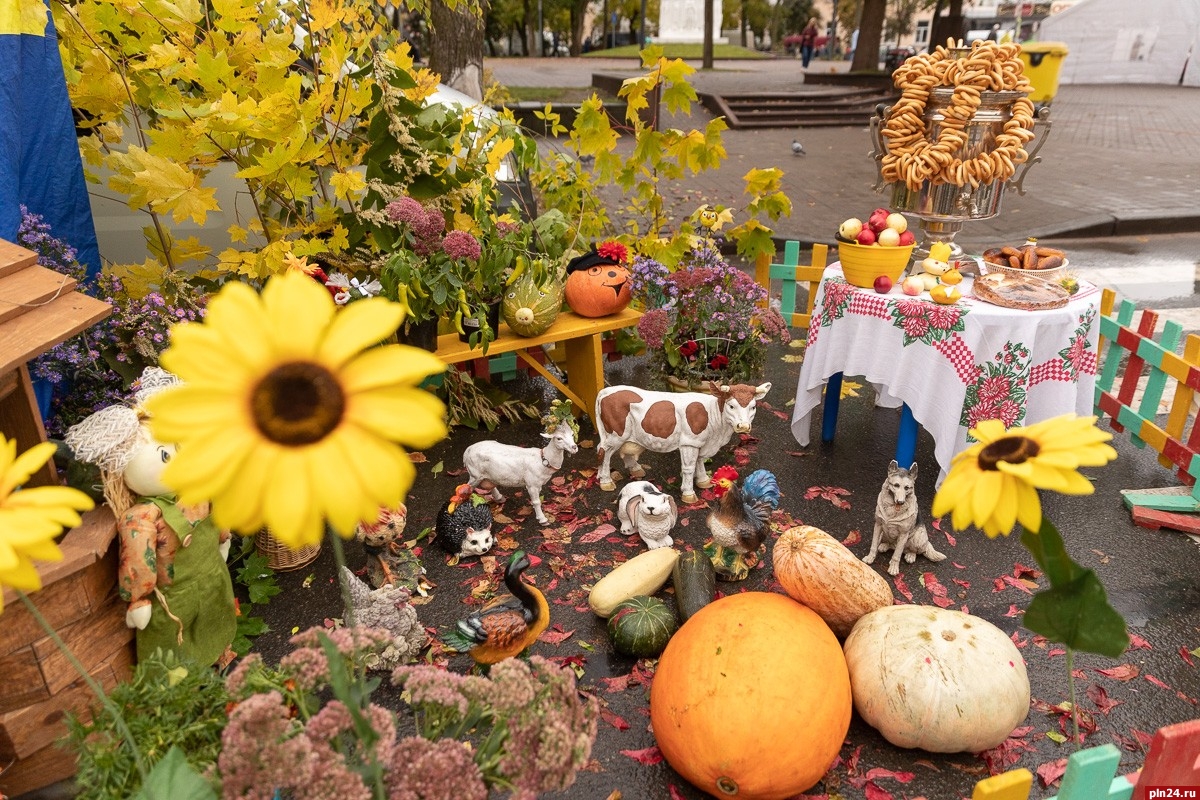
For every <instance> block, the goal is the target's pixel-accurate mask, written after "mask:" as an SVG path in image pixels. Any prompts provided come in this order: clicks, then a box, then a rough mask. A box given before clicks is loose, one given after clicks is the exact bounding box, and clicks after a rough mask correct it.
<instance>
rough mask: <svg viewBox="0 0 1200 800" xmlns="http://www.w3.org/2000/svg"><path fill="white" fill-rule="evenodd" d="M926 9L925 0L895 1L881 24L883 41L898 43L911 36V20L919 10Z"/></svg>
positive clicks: (912, 26) (912, 27)
mask: <svg viewBox="0 0 1200 800" xmlns="http://www.w3.org/2000/svg"><path fill="white" fill-rule="evenodd" d="M928 7H929V6H928V3H927V0H895V5H894V6H893V7H892V13H890V14H888V16H887V18H886V19H885V20H884V23H883V38H884V41H888V42H892V41H894V42H897V43H899V41H900V40H901V39H902V38H903V37H905V36H912V33H913V29H914V25H913V18H914V17H916V15H917V12H918V11H919V10H921V9H922V8H928Z"/></svg>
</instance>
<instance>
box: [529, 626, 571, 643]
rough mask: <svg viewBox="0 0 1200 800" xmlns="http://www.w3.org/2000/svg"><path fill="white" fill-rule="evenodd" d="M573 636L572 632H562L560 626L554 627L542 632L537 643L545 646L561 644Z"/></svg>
mask: <svg viewBox="0 0 1200 800" xmlns="http://www.w3.org/2000/svg"><path fill="white" fill-rule="evenodd" d="M574 634H575V631H574V630H569V631H564V630H563V629H562V626H561V625H555V626H554V627H553V628H550V629H548V630H544V631H542V634H541V635H540V636H538V641H539V642H546V643H547V644H562V643H563V642H565V641H566V640H567V639H570V638H571V637H572V636H573V635H574Z"/></svg>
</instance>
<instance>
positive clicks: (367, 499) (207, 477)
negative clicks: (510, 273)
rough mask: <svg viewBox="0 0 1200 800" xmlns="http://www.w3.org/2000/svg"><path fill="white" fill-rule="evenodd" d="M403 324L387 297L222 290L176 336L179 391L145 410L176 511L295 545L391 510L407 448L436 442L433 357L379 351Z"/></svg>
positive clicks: (315, 289)
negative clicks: (162, 449)
mask: <svg viewBox="0 0 1200 800" xmlns="http://www.w3.org/2000/svg"><path fill="white" fill-rule="evenodd" d="M403 319H404V311H403V309H401V307H400V306H399V305H397V304H395V303H391V302H388V301H387V300H384V299H382V298H369V299H365V300H360V301H359V302H356V303H351V304H350V305H348V306H346V307H344V308H342V309H341V310H337V311H336V313H335V306H334V302H333V299H332V298H331V297H330V296H329V293H328V292H327V291H325V290H324V289H323V288H322V287H321V286H320V285H318V284H317V283H316V282H315V281H312V280H310V279H308V278H306V277H305V276H304V275H303V273H301V272H298V271H290V272H287V273H284V274H281V275H277V276H275V277H273V278H271V280H270V281H269V282H268V284H267V286H266V288H265V289H264V290H263V292H262V294H261V295H260V294H258V293H256V292H255V291H254V290H253V289H252V288H250V287H249V286H247V285H245V284H241V283H231V284H228V285H227V286H226V287H225V288H224V289H222V290H221V292H220V293H219V294H218V295H217V296H216V297H214V298H213V300H212V301H211V302H210V304H209V307H208V315H207V317H206V319H205V321H204V322H203V323H187V324H183V325H179V326H177V327H175V328H174V329H173V330H172V332H171V347H170V348H169V349H168V350H167V351H166V352H165V353H163V356H162V363H163V365H164V366H165V367H166V368H168V369H169V370H171V371H172V372H174V373H175V374H176V375H178V376H179V377H180V378H181V379H182V381H183V383H182V385H180V386H178V387H176V388H173V389H170V390H167V391H164V392H162V393H160V394H158V395H156V396H155V397H153V398H152V399H151V400H150V401H149V402H148V403H147V411H148V412H149V414H150V416H151V422H150V424H151V430H152V431H153V432H154V435H155V436H156V437H157V438H159V439H160V440H161V441H164V442H174V443H176V444H177V445H178V446H179V451H178V453H177V454H176V456H175V458H173V459H172V460H171V462H170V463H169V464H168V465H167V466H166V468H165V470H164V472H163V481H164V482H165V483H166V484H167V485H168V486H171V487H173V488H174V489H176V490H177V491H178V492H179V499H180V501H181V502H183V503H189V504H190V503H198V502H203V501H206V500H211V501H212V504H213V517H214V519H215V521H216V522H217V524H219V525H221V526H223V527H227V528H230V529H233V530H237V531H241V532H243V533H253V532H255V531H257V530H259V529H261V528H263V527H264V526H265V527H267V528H268V529H269V530H270V531H271V535H272V536H274V537H276V538H277V539H279V541H281V542H283V543H284V544H286V545H288V546H290V547H292V548H300V547H303V546H305V545H308V544H315V543H316V542H319V541H320V539H321V535H322V533H323V529H324V523H325V521H328V522H329V524H330V525H331V526H332V527H333V528H334V530H336V531H337V532H338V533H340V534H341V535H342V536H344V537H349V536H351V535H352V534H353V532H354V527H355V525H357V524H358V523H359V522H362V521H370V522H373V521H374V520H375V519H376V518H377V517H378V515H379V509H380V508H395V507H396V506H398V505H399V504H400V503H401V502H403V500H404V497H405V494H406V493H407V491H408V488H409V487H410V486H411V485H412V481H413V477H414V474H415V469H414V468H413V465H412V462H411V460H410V459H409V458H408V455H407V453H406V452H405V451H404V449H403V448H404V447H411V448H417V449H423V448H426V447H429V446H431V445H433V444H434V443H436V442H438V441H439V440H441V439H443V438H445V436H446V433H447V429H446V423H445V422H444V419H443V418H444V414H445V407H444V405H443V404H442V402H441V401H440V400H438V399H437V398H436V397H434V396H433V395H432V394H430V393H429V392H427V391H424V390H423V389H420V388H418V384H420V382H421V381H422V380H423V379H424V378H425V377H426V376H428V375H432V374H435V373H438V372H441V371H443V370H444V369H445V364H443V363H442V362H441V361H440V360H439V359H437V358H436V357H435V356H433V355H432V354H431V353H427V352H425V351H423V350H418V349H416V348H412V347H407V346H404V345H385V346H380V347H376V346H375V345H377V344H378V343H379V342H381V341H383V340H384V339H385V338H387V336H388V335H389V334H391V333H393V332H394V331H395V330H396V328H397V327H398V326H399V325H400V323H401V322H402V321H403Z"/></svg>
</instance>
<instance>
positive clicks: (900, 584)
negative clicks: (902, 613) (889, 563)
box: [892, 575, 913, 603]
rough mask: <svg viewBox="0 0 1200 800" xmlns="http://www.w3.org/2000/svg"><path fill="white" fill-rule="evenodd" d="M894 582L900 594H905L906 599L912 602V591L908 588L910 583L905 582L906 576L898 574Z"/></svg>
mask: <svg viewBox="0 0 1200 800" xmlns="http://www.w3.org/2000/svg"><path fill="white" fill-rule="evenodd" d="M892 582H893V583H895V584H896V591H898V592H899V593H900V594H902V595H904V599H905V600H907V601H908V602H910V603H911V602H912V599H913V598H912V591H911V590H910V589H909V588H908V584H907V583H905V581H904V576H903V575H897V576H896V577H895V578H893V579H892Z"/></svg>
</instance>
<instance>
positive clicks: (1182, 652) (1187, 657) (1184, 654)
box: [1179, 647, 1196, 667]
mask: <svg viewBox="0 0 1200 800" xmlns="http://www.w3.org/2000/svg"><path fill="white" fill-rule="evenodd" d="M1179 657H1180V658H1182V659H1183V660H1184V661H1186V662H1187V665H1188V666H1189V667H1194V666H1196V662H1195V661H1193V660H1192V652H1191V651H1190V650H1188V649H1187V648H1186V647H1180V648H1179Z"/></svg>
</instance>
